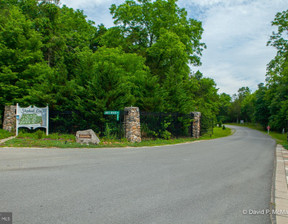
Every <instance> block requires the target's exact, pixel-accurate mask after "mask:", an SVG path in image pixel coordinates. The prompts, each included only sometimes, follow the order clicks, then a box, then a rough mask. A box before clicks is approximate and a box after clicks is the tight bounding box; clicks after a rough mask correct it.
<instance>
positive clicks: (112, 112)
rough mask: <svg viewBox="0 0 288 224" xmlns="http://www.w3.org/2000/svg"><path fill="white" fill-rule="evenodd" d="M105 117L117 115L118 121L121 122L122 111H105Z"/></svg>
mask: <svg viewBox="0 0 288 224" xmlns="http://www.w3.org/2000/svg"><path fill="white" fill-rule="evenodd" d="M104 115H117V121H119V116H120V111H104Z"/></svg>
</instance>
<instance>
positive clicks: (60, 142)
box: [1, 127, 232, 148]
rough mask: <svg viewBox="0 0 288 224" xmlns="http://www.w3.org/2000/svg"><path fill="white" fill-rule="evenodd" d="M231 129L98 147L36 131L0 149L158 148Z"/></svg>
mask: <svg viewBox="0 0 288 224" xmlns="http://www.w3.org/2000/svg"><path fill="white" fill-rule="evenodd" d="M231 134H232V132H231V129H229V128H226V129H225V130H223V129H222V128H218V127H215V128H214V129H213V134H210V133H208V134H205V135H204V136H202V137H200V138H198V139H195V138H189V137H187V138H173V139H170V140H165V139H144V140H143V141H142V142H140V143H131V142H128V141H127V140H126V139H107V138H101V139H100V141H101V142H100V144H99V145H92V144H90V145H86V144H79V143H76V139H75V136H74V135H68V134H57V133H56V134H51V135H49V136H46V135H45V133H44V132H42V131H36V132H35V133H20V134H19V135H18V136H17V138H15V139H12V140H10V141H7V142H5V143H4V144H2V145H1V147H40V148H42V147H43V148H103V147H144V146H160V145H171V144H180V143H186V142H192V141H198V140H209V139H215V138H221V137H226V136H229V135H231Z"/></svg>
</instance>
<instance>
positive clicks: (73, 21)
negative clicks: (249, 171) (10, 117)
mask: <svg viewBox="0 0 288 224" xmlns="http://www.w3.org/2000/svg"><path fill="white" fill-rule="evenodd" d="M176 3H177V0H169V1H165V0H156V1H151V0H137V1H133V0H129V1H126V2H124V3H123V4H120V5H118V6H117V5H114V4H113V5H111V7H110V12H111V16H112V17H113V20H114V24H115V25H114V26H113V27H110V28H106V27H105V26H104V25H103V24H94V22H93V21H89V20H87V18H86V16H85V14H84V12H83V11H81V10H74V9H72V8H68V7H67V6H65V5H64V6H60V4H59V1H57V0H54V1H51V0H50V1H38V0H0V116H1V119H3V111H4V106H5V105H12V104H16V103H19V104H20V105H21V106H28V105H36V106H38V107H39V106H46V105H47V104H48V105H49V108H50V109H51V110H57V111H78V116H80V117H81V119H82V120H84V121H86V123H91V122H92V121H95V120H101V119H103V111H105V110H123V109H124V107H126V106H131V105H133V106H137V107H139V108H140V110H141V111H147V112H149V111H150V112H151V111H153V112H177V113H182V114H188V113H190V112H192V111H200V112H201V113H202V114H203V116H205V117H207V118H210V119H214V120H215V121H216V119H218V122H226V121H239V120H240V119H245V120H246V121H251V122H259V123H261V124H263V126H265V125H267V124H268V123H269V124H270V125H271V126H272V127H273V128H277V129H279V130H280V129H281V128H282V126H283V125H284V123H285V122H286V120H287V118H288V117H287V116H288V115H287V114H288V111H287V110H288V101H287V92H288V87H287V82H288V73H287V72H288V71H287V69H288V67H287V66H288V64H287V62H288V59H287V57H288V50H287V49H288V47H287V27H288V25H287V21H288V17H287V14H288V12H287V11H285V12H282V13H279V14H277V16H276V18H275V20H274V21H273V23H272V25H274V26H277V27H278V32H277V33H273V34H272V36H271V39H270V40H269V42H268V44H269V45H271V46H274V47H276V48H277V50H278V53H277V56H276V57H275V58H274V59H273V60H272V61H271V62H270V64H269V65H268V69H267V83H266V85H264V84H259V88H258V90H257V91H256V92H255V93H251V91H250V90H249V89H248V88H247V87H243V88H241V89H239V92H238V94H237V95H236V94H235V95H234V96H233V97H230V96H229V95H228V94H225V93H222V94H219V93H218V89H217V87H216V83H215V82H214V80H213V79H211V78H206V77H205V76H203V74H202V73H201V72H199V71H192V70H191V67H192V66H193V67H194V68H195V67H196V66H200V65H201V54H202V51H203V50H204V49H205V48H206V45H205V43H202V42H201V36H202V33H203V32H204V30H203V28H202V24H201V22H200V21H197V20H195V19H191V18H188V16H187V12H186V10H185V9H183V8H179V7H178V5H177V4H176ZM285 38H286V39H285ZM204 75H205V74H204ZM263 75H264V74H263ZM1 119H0V120H1ZM75 119H76V118H75ZM215 123H216V122H215Z"/></svg>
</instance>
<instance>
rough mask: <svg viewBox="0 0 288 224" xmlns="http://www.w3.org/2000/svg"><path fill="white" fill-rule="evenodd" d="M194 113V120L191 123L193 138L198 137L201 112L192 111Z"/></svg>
mask: <svg viewBox="0 0 288 224" xmlns="http://www.w3.org/2000/svg"><path fill="white" fill-rule="evenodd" d="M192 114H194V121H193V125H192V135H193V137H194V138H199V137H200V131H201V122H200V120H201V119H200V118H201V113H200V112H192Z"/></svg>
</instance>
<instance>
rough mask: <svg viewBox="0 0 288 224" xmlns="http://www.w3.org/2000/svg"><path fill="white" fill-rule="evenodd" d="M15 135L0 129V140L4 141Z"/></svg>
mask: <svg viewBox="0 0 288 224" xmlns="http://www.w3.org/2000/svg"><path fill="white" fill-rule="evenodd" d="M12 135H13V134H12V133H10V132H9V131H6V130H3V129H0V139H4V138H9V137H11V136H12Z"/></svg>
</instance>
